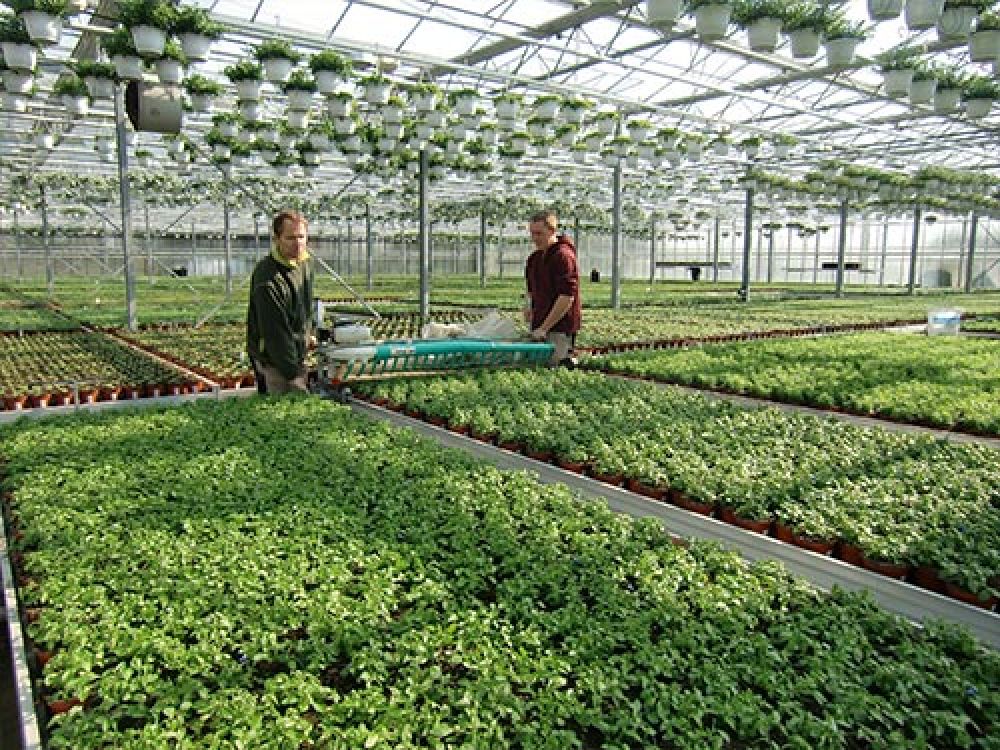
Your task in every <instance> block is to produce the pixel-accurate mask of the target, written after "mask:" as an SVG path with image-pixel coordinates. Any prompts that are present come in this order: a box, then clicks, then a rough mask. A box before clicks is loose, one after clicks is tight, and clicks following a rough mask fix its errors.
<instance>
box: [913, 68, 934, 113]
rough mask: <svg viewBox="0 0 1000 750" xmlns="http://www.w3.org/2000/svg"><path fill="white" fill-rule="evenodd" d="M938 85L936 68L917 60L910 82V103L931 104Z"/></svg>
mask: <svg viewBox="0 0 1000 750" xmlns="http://www.w3.org/2000/svg"><path fill="white" fill-rule="evenodd" d="M937 85H938V82H937V78H935V76H934V70H933V69H932V68H931V67H930V66H929V65H927V64H926V63H925V62H923V61H922V60H917V61H916V66H915V67H914V69H913V81H911V83H910V104H929V103H930V102H931V101H933V99H934V92H935V90H936V89H937Z"/></svg>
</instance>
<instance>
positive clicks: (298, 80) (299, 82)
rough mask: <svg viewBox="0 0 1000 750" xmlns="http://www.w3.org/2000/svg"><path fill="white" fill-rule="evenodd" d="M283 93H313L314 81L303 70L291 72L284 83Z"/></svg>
mask: <svg viewBox="0 0 1000 750" xmlns="http://www.w3.org/2000/svg"><path fill="white" fill-rule="evenodd" d="M284 89H285V91H315V90H316V80H315V79H314V78H313V77H312V76H311V75H309V73H307V72H306V71H304V70H293V71H292V73H291V75H289V76H288V80H287V81H285V83H284Z"/></svg>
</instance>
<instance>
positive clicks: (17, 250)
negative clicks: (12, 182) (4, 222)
mask: <svg viewBox="0 0 1000 750" xmlns="http://www.w3.org/2000/svg"><path fill="white" fill-rule="evenodd" d="M17 209H18V206H17V204H16V203H15V204H14V256H15V259H16V262H17V280H18V281H20V280H21V274H22V263H21V229H20V228H19V227H18V225H17V213H18V211H17Z"/></svg>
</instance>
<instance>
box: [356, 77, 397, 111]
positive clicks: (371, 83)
mask: <svg viewBox="0 0 1000 750" xmlns="http://www.w3.org/2000/svg"><path fill="white" fill-rule="evenodd" d="M358 85H359V86H360V87H361V89H362V91H363V92H364V98H365V101H366V102H368V103H369V104H372V105H374V106H381V105H383V104H385V103H386V102H388V101H389V95H390V94H391V93H392V82H391V81H390V80H389V79H388V78H387V77H385V76H384V75H382V74H381V73H372V74H371V75H368V76H365V77H364V78H362V79H361V80H359V81H358Z"/></svg>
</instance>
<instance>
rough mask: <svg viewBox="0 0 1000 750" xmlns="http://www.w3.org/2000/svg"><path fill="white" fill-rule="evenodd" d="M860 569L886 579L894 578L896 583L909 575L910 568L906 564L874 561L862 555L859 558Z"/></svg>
mask: <svg viewBox="0 0 1000 750" xmlns="http://www.w3.org/2000/svg"><path fill="white" fill-rule="evenodd" d="M861 567H863V568H864V569H865V570H870V571H872V572H873V573H878V574H879V575H883V576H887V577H888V578H895V579H896V580H897V581H902V580H903V579H904V578H906V576H907V575H909V573H910V566H909V565H907V564H906V563H894V562H887V561H884V560H874V559H872V558H870V557H868V556H867V555H864V554H862V557H861Z"/></svg>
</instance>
